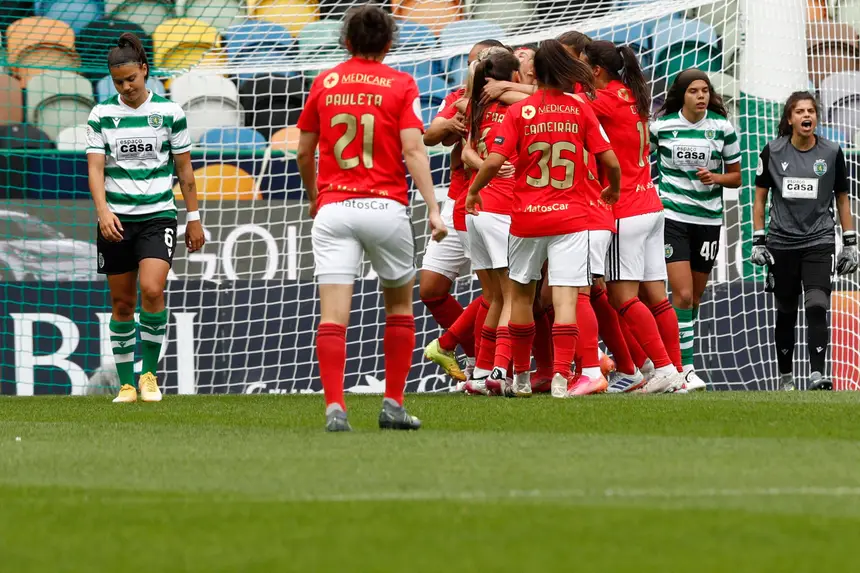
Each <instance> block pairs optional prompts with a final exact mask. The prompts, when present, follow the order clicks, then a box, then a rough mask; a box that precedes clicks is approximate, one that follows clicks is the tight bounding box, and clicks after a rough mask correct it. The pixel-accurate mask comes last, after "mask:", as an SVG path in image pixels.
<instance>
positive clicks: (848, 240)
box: [836, 231, 860, 275]
mask: <svg viewBox="0 0 860 573" xmlns="http://www.w3.org/2000/svg"><path fill="white" fill-rule="evenodd" d="M858 265H860V253H858V252H857V231H845V232H844V233H842V252H841V253H839V258H837V259H836V272H837V273H839V274H840V275H848V274H851V273H853V272H854V271H856V270H857V266H858Z"/></svg>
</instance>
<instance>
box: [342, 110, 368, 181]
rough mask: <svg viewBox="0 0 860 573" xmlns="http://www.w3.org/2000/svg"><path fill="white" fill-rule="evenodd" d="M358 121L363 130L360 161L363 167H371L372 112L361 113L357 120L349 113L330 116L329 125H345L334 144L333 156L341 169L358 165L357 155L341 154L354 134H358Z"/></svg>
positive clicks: (353, 138) (353, 167)
mask: <svg viewBox="0 0 860 573" xmlns="http://www.w3.org/2000/svg"><path fill="white" fill-rule="evenodd" d="M359 121H361V128H362V129H363V130H364V133H363V134H362V137H361V142H362V146H361V163H362V164H363V165H364V168H365V169H373V128H374V126H375V123H376V118H375V117H374V116H373V114H370V113H363V114H361V119H360V120H359V119H358V118H356V117H355V116H354V115H352V114H351V113H339V114H337V115H335V116H334V117H332V118H331V126H332V127H334V126H336V125H346V131H345V132H344V133H343V135H341V136H340V137H339V138H338V140H337V142H336V143H335V144H334V158H335V160H336V161H337V165H338V167H340V168H341V169H344V170H346V169H355V168H356V167H358V163H359V160H358V157H357V156H356V157H349V158H346V157H344V156H343V153H344V151H346V148H347V147H348V146H349V144H350V143H352V142H353V140H355V136H356V135H357V134H358V123H359Z"/></svg>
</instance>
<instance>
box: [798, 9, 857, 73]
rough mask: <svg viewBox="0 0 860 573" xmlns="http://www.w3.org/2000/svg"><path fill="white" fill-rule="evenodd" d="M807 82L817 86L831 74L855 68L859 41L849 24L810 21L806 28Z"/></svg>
mask: <svg viewBox="0 0 860 573" xmlns="http://www.w3.org/2000/svg"><path fill="white" fill-rule="evenodd" d="M806 52H807V58H808V66H809V79H810V81H812V84H813V85H814V86H815V87H816V89H817V88H818V87H820V86H821V82H822V81H823V80H824V78H826V77H827V76H829V75H830V74H834V73H838V72H850V71H855V70H857V69H858V64H857V58H858V56H860V38H858V36H857V31H856V30H855V29H854V28H853V27H851V26H849V25H848V24H837V23H835V22H811V23H809V24H808V25H807V27H806Z"/></svg>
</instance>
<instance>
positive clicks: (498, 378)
mask: <svg viewBox="0 0 860 573" xmlns="http://www.w3.org/2000/svg"><path fill="white" fill-rule="evenodd" d="M487 392H489V394H490V395H491V396H508V395H509V394H508V384H507V380H506V375H505V373H504V372H502V369H501V368H493V371H492V372H490V376H489V377H488V378H487ZM510 395H511V396H512V395H513V394H510Z"/></svg>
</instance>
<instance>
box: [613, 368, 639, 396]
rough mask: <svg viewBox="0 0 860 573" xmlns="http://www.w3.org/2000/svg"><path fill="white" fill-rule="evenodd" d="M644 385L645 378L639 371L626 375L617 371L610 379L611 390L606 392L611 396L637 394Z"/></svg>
mask: <svg viewBox="0 0 860 573" xmlns="http://www.w3.org/2000/svg"><path fill="white" fill-rule="evenodd" d="M644 385H645V376H643V375H642V373H641V372H639V371H638V370H637V371H636V373H635V374H624V373H623V372H619V371H617V370H616V371H615V372H613V373H612V376H611V377H610V378H609V388H608V389H607V390H606V391H607V392H608V393H610V394H620V393H622V392H635V391H636V390H638V389H640V388H641V387H642V386H644Z"/></svg>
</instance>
